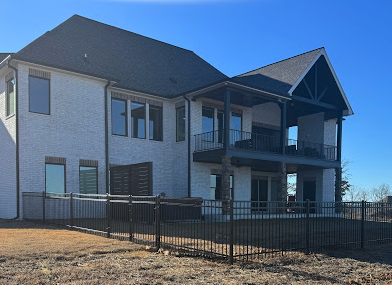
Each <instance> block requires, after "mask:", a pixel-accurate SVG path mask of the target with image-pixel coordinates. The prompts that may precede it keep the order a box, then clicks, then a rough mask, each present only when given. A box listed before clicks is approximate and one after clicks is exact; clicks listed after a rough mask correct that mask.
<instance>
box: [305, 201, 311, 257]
mask: <svg viewBox="0 0 392 285" xmlns="http://www.w3.org/2000/svg"><path fill="white" fill-rule="evenodd" d="M309 212H310V201H309V199H307V200H306V254H309V253H310V218H309Z"/></svg>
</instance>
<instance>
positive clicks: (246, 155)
mask: <svg viewBox="0 0 392 285" xmlns="http://www.w3.org/2000/svg"><path fill="white" fill-rule="evenodd" d="M224 154H225V153H224V150H223V149H216V150H209V151H203V152H195V153H194V154H193V161H195V162H205V163H217V164H221V163H222V156H223V155H224ZM227 155H230V156H231V157H232V159H231V164H232V165H233V167H242V166H248V167H251V168H252V170H254V171H265V172H277V171H278V169H279V164H280V163H281V162H286V166H287V173H288V174H290V173H296V172H298V171H302V170H313V169H330V168H335V167H340V162H338V161H324V160H319V159H312V158H301V157H293V156H289V155H278V154H266V153H261V154H258V153H255V152H252V151H236V150H231V151H230V150H229V153H227ZM259 156H260V157H259Z"/></svg>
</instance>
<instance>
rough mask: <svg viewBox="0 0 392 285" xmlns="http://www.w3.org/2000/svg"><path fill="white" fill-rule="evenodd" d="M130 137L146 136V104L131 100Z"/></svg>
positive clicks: (141, 137) (142, 137) (140, 137)
mask: <svg viewBox="0 0 392 285" xmlns="http://www.w3.org/2000/svg"><path fill="white" fill-rule="evenodd" d="M131 125H132V137H133V138H139V139H145V138H146V104H144V103H136V102H131Z"/></svg>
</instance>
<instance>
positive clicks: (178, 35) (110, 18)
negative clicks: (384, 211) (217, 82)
mask: <svg viewBox="0 0 392 285" xmlns="http://www.w3.org/2000/svg"><path fill="white" fill-rule="evenodd" d="M147 2H148V3H147ZM183 2H187V3H185V4H184V3H183ZM1 10H2V21H1V22H2V23H1V24H0V34H1V35H2V40H1V41H0V52H14V51H18V50H19V49H21V48H22V47H24V46H25V45H26V44H28V43H29V42H31V41H32V40H34V39H35V38H37V37H38V36H40V35H41V34H43V33H44V32H46V31H48V30H50V29H52V28H54V27H55V26H56V25H58V24H60V23H61V22H62V21H64V20H66V19H67V18H68V17H70V16H72V15H73V14H79V15H82V16H85V17H88V18H92V19H95V20H98V21H101V22H104V23H107V24H110V25H114V26H117V27H121V28H123V29H126V30H130V31H133V32H136V33H140V34H142V35H145V36H149V37H152V38H155V39H158V40H162V41H165V42H168V43H171V44H174V45H178V46H181V47H184V48H186V49H191V50H193V51H194V52H196V53H197V54H198V55H200V56H201V57H203V58H204V59H205V60H207V61H208V62H210V63H211V64H212V65H214V66H215V67H217V68H218V69H219V70H221V71H222V72H223V73H225V74H226V75H229V76H233V75H237V74H240V73H242V72H245V71H248V70H251V69H254V68H258V67H260V66H263V65H266V64H269V63H272V62H275V61H278V60H281V59H284V58H287V57H290V56H293V55H296V54H299V53H302V52H305V51H308V50H312V49H315V48H318V47H321V46H324V47H325V48H326V50H327V53H328V55H329V58H330V59H331V61H332V64H333V66H334V68H335V71H336V73H337V75H338V77H339V79H340V81H341V83H342V85H343V88H344V90H345V92H346V94H347V96H348V98H349V100H350V102H351V105H352V107H353V109H354V112H355V115H354V116H352V117H349V118H347V120H346V121H345V122H344V129H343V156H344V158H345V159H348V160H351V161H352V162H353V163H352V164H351V166H350V172H351V174H352V182H353V183H354V184H356V185H358V186H360V187H373V186H376V185H378V184H381V183H389V184H390V185H392V175H391V173H390V172H391V171H392V166H391V163H390V162H391V161H392V146H391V145H392V131H391V123H392V120H391V117H390V116H391V113H392V112H391V100H390V98H391V97H392V94H391V91H390V84H391V83H392V70H391V67H392V58H391V56H390V55H389V52H390V51H392V16H391V11H392V1H390V0H386V1H360V0H356V1H354V0H353V1H349V0H347V1H342V0H328V1H317V0H307V1H302V0H296V1H293V0H253V1H252V0H238V1H225V0H215V1H209V0H191V1H189V0H188V1H187V0H170V1H167V0H155V1H154V0H148V1H143V0H138V1H136V0H134V1H131V0H130V1H127V0H121V1H120V0H119V1H113V0H50V1H42V0H34V1H30V0H29V1H18V0H1Z"/></svg>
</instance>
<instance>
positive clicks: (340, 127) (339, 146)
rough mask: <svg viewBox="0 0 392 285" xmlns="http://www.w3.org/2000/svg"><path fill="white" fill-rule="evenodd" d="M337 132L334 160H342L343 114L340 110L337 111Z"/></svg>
mask: <svg viewBox="0 0 392 285" xmlns="http://www.w3.org/2000/svg"><path fill="white" fill-rule="evenodd" d="M337 124H338V132H337V141H336V145H337V152H336V160H338V161H341V160H342V131H343V115H342V112H341V111H340V112H339V117H338V122H337Z"/></svg>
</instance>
